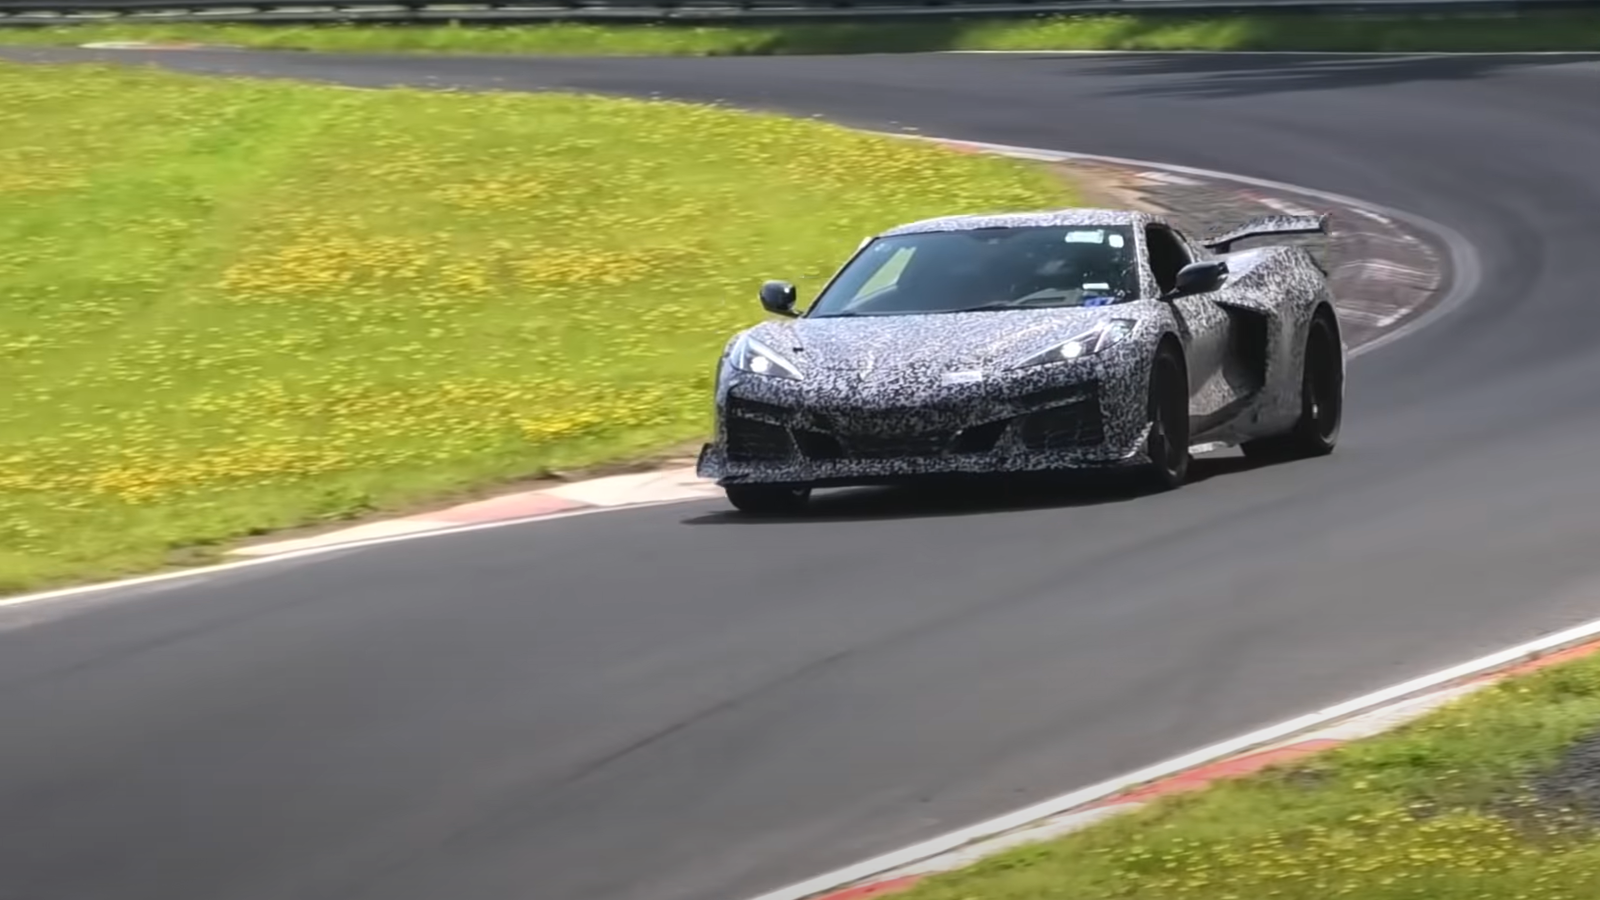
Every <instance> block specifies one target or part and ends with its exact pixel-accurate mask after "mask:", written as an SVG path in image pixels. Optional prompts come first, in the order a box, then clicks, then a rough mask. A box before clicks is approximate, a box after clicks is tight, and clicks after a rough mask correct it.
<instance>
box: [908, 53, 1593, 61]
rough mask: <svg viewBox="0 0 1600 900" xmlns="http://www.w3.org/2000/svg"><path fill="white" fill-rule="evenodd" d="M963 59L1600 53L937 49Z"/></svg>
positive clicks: (1589, 56) (1410, 57) (1590, 56)
mask: <svg viewBox="0 0 1600 900" xmlns="http://www.w3.org/2000/svg"><path fill="white" fill-rule="evenodd" d="M931 52H933V53H941V54H952V55H962V56H1017V55H1025V56H1351V57H1366V58H1369V59H1374V58H1375V59H1392V60H1395V61H1396V62H1405V61H1408V60H1413V59H1453V58H1457V57H1487V58H1504V57H1514V56H1573V57H1579V58H1583V59H1600V50H1521V51H1519V50H1434V51H1428V52H1422V53H1401V52H1397V51H1393V50H934V51H931Z"/></svg>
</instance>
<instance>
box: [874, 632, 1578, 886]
mask: <svg viewBox="0 0 1600 900" xmlns="http://www.w3.org/2000/svg"><path fill="white" fill-rule="evenodd" d="M1597 727H1600V657H1590V658H1587V659H1583V660H1580V661H1578V662H1575V663H1565V664H1561V665H1557V666H1552V667H1551V668H1548V669H1545V670H1542V671H1540V672H1536V673H1534V674H1532V675H1529V676H1525V677H1522V678H1517V679H1513V680H1510V681H1506V682H1502V683H1501V684H1499V685H1497V686H1495V687H1492V688H1489V689H1487V690H1486V691H1485V692H1483V693H1479V694H1475V695H1473V696H1471V697H1468V698H1467V699H1465V700H1463V701H1461V702H1459V703H1456V704H1453V705H1452V706H1450V707H1447V708H1445V709H1443V710H1441V711H1439V712H1436V713H1434V714H1431V715H1429V716H1427V717H1425V718H1423V719H1421V720H1419V721H1418V722H1415V723H1413V724H1411V725H1409V726H1407V727H1405V728H1403V729H1400V730H1397V731H1395V732H1392V733H1389V734H1386V735H1382V736H1379V737H1377V738H1373V739H1371V740H1368V741H1361V742H1356V743H1354V744H1348V745H1346V746H1344V747H1341V748H1339V749H1337V750H1334V751H1332V752H1329V753H1325V754H1322V755H1319V756H1316V757H1312V758H1311V759H1310V760H1308V761H1304V762H1301V763H1297V764H1292V765H1289V766H1285V767H1282V768H1279V769H1277V770H1269V771H1268V772H1265V773H1262V774H1259V775H1256V776H1252V777H1248V778H1243V779H1239V780H1237V781H1231V782H1222V783H1219V784H1218V785H1216V786H1213V787H1211V788H1208V789H1206V790H1204V791H1201V792H1197V793H1194V794H1189V795H1178V796H1174V797H1169V798H1167V799H1165V800H1162V801H1158V802H1156V803H1153V804H1152V805H1150V806H1148V807H1146V808H1144V809H1141V810H1139V811H1137V812H1135V813H1132V814H1129V815H1127V816H1124V817H1120V818H1117V819H1114V820H1111V821H1109V822H1106V823H1103V824H1101V825H1098V826H1094V827H1092V828H1090V829H1088V830H1085V831H1082V832H1079V833H1077V834H1073V835H1069V836H1068V837H1066V838H1063V839H1060V840H1057V841H1053V842H1048V843H1039V844H1034V845H1031V846H1026V847H1020V848H1017V849H1015V850H1012V851H1010V852H1007V853H1004V854H1001V855H998V856H995V857H991V858H989V859H987V860H984V861H982V862H980V863H978V864H977V865H976V866H974V867H971V868H969V869H966V870H963V871H960V872H955V873H950V874H948V875H943V876H939V877H935V878H932V879H930V880H928V881H925V882H923V883H922V884H920V885H918V886H917V887H915V888H913V889H912V890H911V891H909V892H907V893H904V894H897V895H896V900H979V898H981V900H1112V898H1118V900H1132V898H1137V900H1258V898H1263V900H1264V898H1269V897H1270V898H1277V900H1331V898H1359V900H1594V898H1595V897H1600V840H1597V834H1596V831H1595V827H1594V824H1593V823H1592V822H1591V821H1587V820H1584V819H1582V818H1581V817H1579V816H1578V815H1576V814H1575V813H1574V812H1573V811H1571V810H1563V809H1556V808H1551V807H1549V806H1546V805H1544V804H1543V803H1542V802H1540V801H1538V800H1537V799H1536V794H1535V792H1534V791H1533V790H1532V789H1531V788H1530V785H1531V784H1532V783H1533V780H1534V779H1535V778H1536V777H1537V776H1538V775H1540V774H1541V773H1543V772H1546V771H1548V770H1549V769H1550V768H1551V767H1552V766H1553V765H1554V764H1555V763H1556V762H1557V761H1558V759H1559V757H1560V755H1561V752H1562V751H1563V749H1564V748H1566V747H1568V746H1570V745H1571V744H1572V743H1573V742H1574V741H1575V740H1577V739H1578V738H1580V737H1581V736H1584V735H1586V734H1590V733H1593V731H1594V730H1595V729H1596V728H1597Z"/></svg>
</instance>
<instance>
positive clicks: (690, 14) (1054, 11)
mask: <svg viewBox="0 0 1600 900" xmlns="http://www.w3.org/2000/svg"><path fill="white" fill-rule="evenodd" d="M1597 6H1600V0H636V2H635V0H488V2H478V3H463V4H449V3H439V2H436V0H389V2H382V0H373V2H364V0H332V2H330V0H0V26H5V25H14V26H16V25H31V26H43V25H64V24H73V23H86V22H103V21H119V22H122V21H140V22H182V23H194V22H216V23H244V22H250V23H270V22H278V23H283V24H314V23H333V22H372V23H406V22H413V23H420V22H435V23H439V22H451V21H456V22H476V23H484V24H488V23H504V24H510V23H516V22H540V21H572V22H579V21H589V22H601V21H612V22H615V21H646V22H672V21H679V22H692V21H721V22H728V23H732V22H738V21H774V20H811V21H817V20H862V19H905V18H951V17H980V16H981V17H1002V16H1004V17H1026V16H1040V15H1062V14H1072V13H1106V12H1122V13H1151V12H1172V13H1184V12H1189V13H1194V12H1253V13H1261V12H1289V11H1298V12H1309V11H1317V12H1349V13H1353V12H1369V13H1370V12H1388V13H1399V12H1409V13H1415V12H1462V11H1468V10H1471V11H1482V12H1487V11H1490V10H1494V11H1502V10H1517V9H1525V8H1533V7H1539V8H1546V9H1548V8H1552V7H1568V8H1572V7H1597Z"/></svg>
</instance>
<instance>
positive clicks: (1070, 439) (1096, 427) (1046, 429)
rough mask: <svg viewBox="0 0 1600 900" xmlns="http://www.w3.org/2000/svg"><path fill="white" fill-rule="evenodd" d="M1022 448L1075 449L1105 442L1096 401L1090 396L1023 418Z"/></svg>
mask: <svg viewBox="0 0 1600 900" xmlns="http://www.w3.org/2000/svg"><path fill="white" fill-rule="evenodd" d="M1020 436H1021V439H1022V445H1023V446H1024V447H1026V448H1028V449H1029V450H1078V449H1082V448H1085V447H1093V446H1097V445H1099V444H1100V443H1102V442H1103V441H1104V440H1105V420H1104V418H1103V417H1102V416H1101V414H1100V402H1099V398H1097V397H1094V396H1090V397H1086V398H1084V399H1082V400H1078V401H1075V402H1073V403H1067V404H1063V405H1061V406H1053V407H1050V408H1049V409H1043V410H1040V411H1038V412H1035V413H1029V414H1028V415H1025V416H1023V417H1022V427H1021V430H1020Z"/></svg>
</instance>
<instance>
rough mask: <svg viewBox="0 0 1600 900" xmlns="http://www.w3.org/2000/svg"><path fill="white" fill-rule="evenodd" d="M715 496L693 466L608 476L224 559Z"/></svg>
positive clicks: (254, 548) (243, 550)
mask: <svg viewBox="0 0 1600 900" xmlns="http://www.w3.org/2000/svg"><path fill="white" fill-rule="evenodd" d="M721 495H722V491H721V490H719V489H718V488H717V486H716V485H715V484H714V483H712V482H711V481H708V480H706V479H704V478H700V477H698V476H696V475H695V472H694V467H693V466H682V467H677V468H671V469H663V470H661V471H657V472H641V473H637V474H630V475H612V476H610V477H607V478H595V479H591V480H589V481H576V482H573V483H571V484H563V485H560V486H557V487H552V488H545V489H543V490H537V491H522V492H520V493H515V494H505V495H503V496H499V497H491V498H489V499H487V500H477V501H474V502H472V503H463V504H460V505H458V506H452V507H450V508H449V509H441V510H437V511H434V512H429V513H422V514H420V515H415V516H406V517H404V518H399V519H388V520H385V521H382V522H369V523H367V524H364V525H355V526H352V527H350V528H341V529H339V530H337V531H329V532H325V533H323V534H317V535H312V536H310V537H303V538H293V539H289V540H282V541H272V542H270V543H262V544H252V545H249V546H245V547H240V548H238V549H236V550H233V551H230V555H232V556H276V555H278V554H280V553H294V552H298V551H302V550H309V549H312V548H316V547H328V546H335V545H339V544H351V543H356V542H359V541H367V540H372V539H374V538H388V537H397V536H399V535H406V534H420V533H423V532H428V531H441V530H445V529H452V528H460V527H461V526H463V525H477V524H482V523H487V522H504V521H511V520H522V519H535V518H541V517H544V516H554V515H561V514H564V513H571V512H576V511H579V510H585V509H609V508H615V507H621V506H642V505H645V504H656V503H671V502H676V501H680V500H700V499H704V498H708V497H719V496H721Z"/></svg>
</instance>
